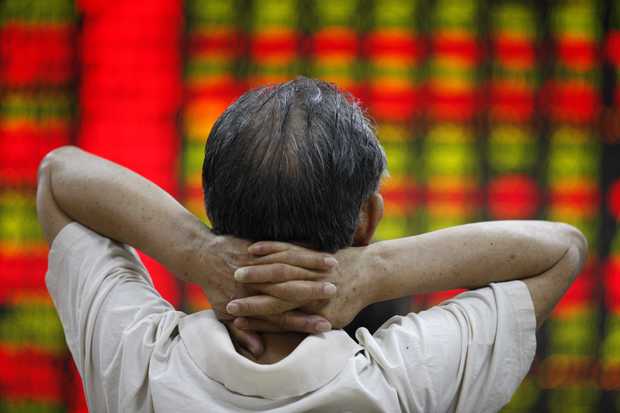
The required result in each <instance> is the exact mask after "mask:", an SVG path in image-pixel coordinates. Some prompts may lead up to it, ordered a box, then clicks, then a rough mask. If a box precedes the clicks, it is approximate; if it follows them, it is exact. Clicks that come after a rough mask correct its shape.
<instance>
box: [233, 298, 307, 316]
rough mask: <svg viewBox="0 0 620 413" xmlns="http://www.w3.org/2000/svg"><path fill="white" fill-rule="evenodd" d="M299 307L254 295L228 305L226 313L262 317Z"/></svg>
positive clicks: (276, 299) (278, 299)
mask: <svg viewBox="0 0 620 413" xmlns="http://www.w3.org/2000/svg"><path fill="white" fill-rule="evenodd" d="M298 306H299V303H292V302H290V301H286V300H282V299H281V298H276V297H271V296H269V295H253V296H250V297H244V298H239V299H237V300H233V301H231V302H229V303H228V305H227V306H226V311H227V312H228V313H229V314H232V315H234V316H237V317H239V316H262V315H273V314H280V313H283V312H285V311H288V310H292V309H293V308H296V307H298Z"/></svg>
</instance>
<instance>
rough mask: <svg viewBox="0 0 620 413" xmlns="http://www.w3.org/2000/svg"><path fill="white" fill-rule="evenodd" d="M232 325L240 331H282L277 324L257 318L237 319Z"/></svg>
mask: <svg viewBox="0 0 620 413" xmlns="http://www.w3.org/2000/svg"><path fill="white" fill-rule="evenodd" d="M233 323H234V325H235V327H237V328H239V329H241V330H249V331H260V332H262V333H280V332H282V331H283V330H282V328H280V326H278V325H277V324H274V323H272V322H271V321H267V320H261V319H258V318H246V317H237V318H235V321H234V322H233Z"/></svg>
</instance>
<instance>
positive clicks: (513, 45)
mask: <svg viewBox="0 0 620 413" xmlns="http://www.w3.org/2000/svg"><path fill="white" fill-rule="evenodd" d="M493 46H494V52H495V56H496V58H497V60H499V61H500V62H501V64H502V65H505V66H509V67H511V68H519V69H529V68H530V67H532V66H533V65H534V61H535V50H534V42H533V41H532V40H531V39H528V38H522V37H513V36H509V35H501V34H500V35H499V36H498V37H497V38H496V39H495V42H494V44H493Z"/></svg>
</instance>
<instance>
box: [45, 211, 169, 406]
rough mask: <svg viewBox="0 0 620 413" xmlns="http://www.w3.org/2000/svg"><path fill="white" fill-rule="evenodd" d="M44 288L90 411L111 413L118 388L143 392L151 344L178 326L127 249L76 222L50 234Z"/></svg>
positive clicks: (134, 254) (165, 304)
mask: <svg viewBox="0 0 620 413" xmlns="http://www.w3.org/2000/svg"><path fill="white" fill-rule="evenodd" d="M46 284H47V288H48V291H49V293H50V295H51V297H52V300H53V302H54V305H55V307H56V309H57V311H58V315H59V317H60V320H61V322H62V325H63V328H64V332H65V338H66V341H67V345H68V347H69V350H70V351H71V354H72V355H73V359H74V360H75V363H76V365H77V367H78V370H79V372H80V375H81V376H82V381H83V383H84V388H85V392H86V395H87V398H88V401H89V408H91V409H93V408H95V409H96V411H105V410H108V411H117V410H115V409H116V408H117V407H118V403H119V402H120V399H122V397H125V396H123V395H122V394H121V390H122V391H126V390H128V391H130V392H131V389H132V388H133V389H140V388H143V385H144V383H143V382H144V380H145V377H146V374H147V369H148V360H149V357H150V353H151V350H152V347H153V346H154V343H155V342H156V341H157V340H158V339H164V340H165V339H167V338H168V337H169V335H170V334H169V331H167V330H171V329H173V328H174V327H175V325H176V320H177V319H178V317H177V316H176V312H175V311H174V308H173V307H172V306H171V305H170V304H169V303H168V302H166V301H165V300H164V299H163V298H162V297H161V296H160V295H159V293H158V292H157V291H156V290H155V288H154V287H153V284H152V281H151V279H150V276H149V274H148V272H147V271H146V269H145V267H144V265H143V264H142V262H141V261H140V259H139V257H138V256H137V254H136V252H135V250H133V248H131V247H129V246H126V245H123V244H120V243H117V242H115V241H113V240H110V239H108V238H105V237H102V236H101V235H99V234H97V233H95V232H94V231H91V230H90V229H88V228H86V227H84V226H82V225H80V224H78V223H71V224H69V225H67V226H65V227H64V228H63V229H62V231H61V232H60V233H59V234H58V235H57V236H56V238H55V240H54V242H53V244H52V248H51V250H50V253H49V258H48V271H47V274H46ZM136 391H137V390H136ZM104 405H105V406H106V407H105V409H102V407H103V406H104Z"/></svg>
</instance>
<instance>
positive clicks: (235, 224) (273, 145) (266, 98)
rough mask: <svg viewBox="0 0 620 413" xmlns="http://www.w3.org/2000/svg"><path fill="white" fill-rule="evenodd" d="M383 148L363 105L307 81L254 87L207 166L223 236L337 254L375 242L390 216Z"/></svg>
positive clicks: (210, 147) (220, 126) (222, 121)
mask: <svg viewBox="0 0 620 413" xmlns="http://www.w3.org/2000/svg"><path fill="white" fill-rule="evenodd" d="M385 168H386V160H385V155H384V153H383V150H382V149H381V147H380V146H379V143H378V141H377V138H376V137H375V134H374V132H373V130H372V127H371V125H370V123H369V121H368V120H367V119H366V118H365V117H364V115H363V113H362V111H361V109H360V107H359V106H358V104H357V103H356V102H355V101H354V100H353V99H352V98H351V97H350V96H347V95H345V94H343V93H342V92H341V91H339V90H338V89H337V88H336V87H335V86H333V85H330V84H328V83H325V82H322V81H319V80H313V79H308V78H303V77H302V78H298V79H296V80H293V81H290V82H287V83H284V84H281V85H276V86H268V87H263V88H260V89H257V90H253V91H250V92H248V93H246V94H245V95H243V96H241V97H240V98H239V99H238V100H237V101H236V102H235V103H233V104H232V105H231V106H230V107H228V109H226V111H225V112H224V113H223V114H222V115H221V116H220V118H219V119H218V120H217V122H216V123H215V125H214V126H213V129H212V130H211V133H210V134H209V138H208V140H207V145H206V149H205V159H204V164H203V169H202V179H203V189H204V195H205V205H206V209H207V214H208V215H209V218H210V219H211V222H212V224H213V229H214V230H215V231H216V232H217V233H220V234H229V235H234V236H237V237H240V238H246V239H250V240H277V241H288V242H297V243H302V244H304V245H307V246H309V247H311V248H316V249H319V250H322V251H329V252H333V251H335V250H338V249H340V248H343V247H345V246H349V245H351V244H365V243H368V242H369V240H370V238H371V237H372V234H373V232H374V229H375V227H376V225H377V223H378V221H379V220H380V219H381V216H382V214H383V203H382V199H381V197H380V196H379V195H378V193H377V190H378V186H379V181H380V179H381V176H382V174H383V172H384V171H385Z"/></svg>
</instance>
